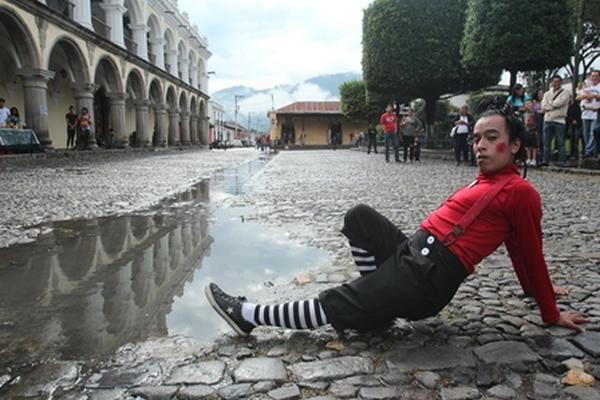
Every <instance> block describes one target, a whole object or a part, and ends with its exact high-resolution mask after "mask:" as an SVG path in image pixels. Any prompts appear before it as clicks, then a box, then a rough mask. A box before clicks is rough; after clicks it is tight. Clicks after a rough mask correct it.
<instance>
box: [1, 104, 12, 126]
mask: <svg viewBox="0 0 600 400" xmlns="http://www.w3.org/2000/svg"><path fill="white" fill-rule="evenodd" d="M9 116H10V110H9V109H8V108H6V100H4V99H2V98H0V128H4V127H5V126H6V120H7V119H8V117H9Z"/></svg>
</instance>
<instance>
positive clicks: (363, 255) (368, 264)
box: [350, 243, 377, 275]
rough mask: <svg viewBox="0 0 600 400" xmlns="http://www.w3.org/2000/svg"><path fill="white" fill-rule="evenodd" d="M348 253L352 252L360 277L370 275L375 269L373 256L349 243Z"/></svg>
mask: <svg viewBox="0 0 600 400" xmlns="http://www.w3.org/2000/svg"><path fill="white" fill-rule="evenodd" d="M350 251H351V252H352V257H353V258H354V262H355V263H356V266H357V267H358V272H360V274H361V275H365V274H368V273H371V272H373V271H375V270H376V269H377V265H376V264H375V256H374V255H373V254H371V253H369V251H368V250H365V249H362V248H360V247H358V246H355V245H353V244H352V243H350Z"/></svg>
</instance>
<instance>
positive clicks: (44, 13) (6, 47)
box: [0, 0, 211, 148]
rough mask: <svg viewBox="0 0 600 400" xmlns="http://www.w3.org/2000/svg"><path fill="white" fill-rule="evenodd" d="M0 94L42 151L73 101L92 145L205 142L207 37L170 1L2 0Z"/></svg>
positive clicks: (56, 143) (61, 130)
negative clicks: (88, 123)
mask: <svg viewBox="0 0 600 400" xmlns="http://www.w3.org/2000/svg"><path fill="white" fill-rule="evenodd" d="M0 54H2V56H1V57H0V97H1V98H5V99H6V104H7V106H9V107H13V106H14V107H17V108H18V109H19V111H20V114H21V118H22V120H23V121H24V122H25V123H26V124H27V125H28V126H29V127H31V128H32V129H33V130H34V131H35V132H36V133H37V135H38V137H39V139H40V141H41V142H42V144H43V145H44V146H45V147H46V148H50V147H54V148H64V147H65V144H66V123H65V114H66V113H67V110H68V107H69V106H70V105H73V106H75V108H76V109H77V112H78V113H80V112H81V109H82V108H84V107H85V108H87V109H88V110H89V111H90V113H91V116H92V120H93V121H94V125H93V127H92V129H93V131H92V135H91V142H92V143H90V144H91V147H95V145H96V139H97V140H98V143H101V142H103V141H104V142H106V140H107V138H111V137H112V138H113V143H115V145H117V146H123V145H125V144H126V143H127V142H128V138H129V135H130V134H131V133H132V132H134V131H135V132H136V143H134V144H135V145H138V146H150V145H156V146H163V145H167V144H168V145H179V144H190V143H201V144H207V143H208V116H207V101H208V94H207V93H208V89H207V86H208V74H207V71H206V62H207V60H208V59H209V58H210V56H211V53H210V52H209V51H208V42H207V40H206V38H204V37H203V36H201V35H200V34H199V33H198V28H197V27H196V26H195V25H193V24H192V23H190V21H189V17H188V15H187V14H186V13H182V12H180V11H179V9H178V7H177V1H175V0H69V1H66V0H0Z"/></svg>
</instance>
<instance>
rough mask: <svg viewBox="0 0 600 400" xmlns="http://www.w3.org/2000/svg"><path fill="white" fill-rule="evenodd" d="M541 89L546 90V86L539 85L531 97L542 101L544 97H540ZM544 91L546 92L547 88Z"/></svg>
mask: <svg viewBox="0 0 600 400" xmlns="http://www.w3.org/2000/svg"><path fill="white" fill-rule="evenodd" d="M540 90H544V88H543V87H538V88H536V89H535V91H534V92H533V95H532V96H531V98H532V99H533V100H534V101H542V99H540ZM544 92H545V90H544ZM542 96H543V95H542Z"/></svg>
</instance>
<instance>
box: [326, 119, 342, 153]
mask: <svg viewBox="0 0 600 400" xmlns="http://www.w3.org/2000/svg"><path fill="white" fill-rule="evenodd" d="M329 132H330V134H331V147H332V148H333V150H336V149H337V147H338V145H341V144H342V124H341V123H340V121H338V120H337V119H336V120H335V121H333V122H332V123H331V125H330V126H329Z"/></svg>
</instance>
